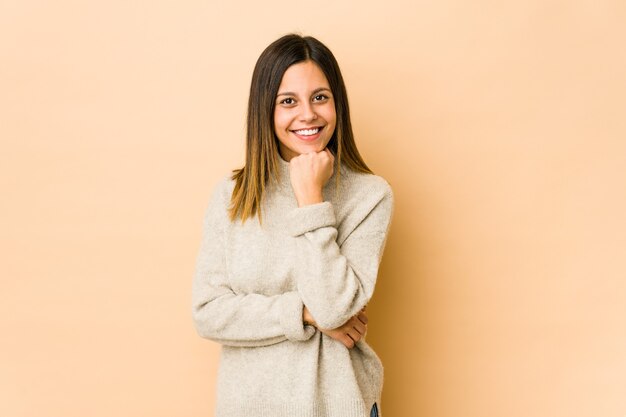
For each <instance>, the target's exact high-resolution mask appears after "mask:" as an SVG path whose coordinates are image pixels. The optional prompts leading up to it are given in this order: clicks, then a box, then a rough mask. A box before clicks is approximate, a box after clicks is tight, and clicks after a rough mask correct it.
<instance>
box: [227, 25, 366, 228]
mask: <svg viewBox="0 0 626 417" xmlns="http://www.w3.org/2000/svg"><path fill="white" fill-rule="evenodd" d="M307 60H311V61H313V62H315V63H316V64H317V65H318V66H319V67H320V69H321V70H322V72H323V73H324V75H325V76H326V79H327V80H328V83H329V85H330V89H331V92H332V94H333V97H334V102H335V112H336V114H337V123H336V126H335V131H334V132H333V136H332V137H331V139H330V141H329V142H328V145H327V147H328V149H329V150H330V151H331V152H332V153H333V155H334V156H335V167H334V170H335V172H336V181H337V185H339V176H340V175H339V170H338V167H340V166H341V163H342V162H343V164H344V165H345V166H347V167H348V168H350V169H352V170H353V171H356V172H364V173H369V174H373V172H372V170H370V169H369V168H368V167H367V165H366V164H365V162H364V161H363V158H361V155H360V154H359V151H358V149H357V147H356V143H355V142H354V135H353V133H352V125H351V123H350V108H349V106H348V95H347V92H346V87H345V84H344V82H343V77H342V76H341V71H340V70H339V65H338V64H337V61H336V60H335V57H334V56H333V54H332V52H330V50H329V49H328V48H327V47H326V46H325V45H324V44H323V43H321V42H320V41H318V40H317V39H315V38H313V37H311V36H301V35H298V34H295V33H292V34H288V35H285V36H283V37H281V38H279V39H277V40H276V41H274V42H272V43H271V44H270V45H269V46H268V47H267V48H266V49H265V50H264V51H263V53H261V56H260V57H259V59H258V60H257V62H256V65H255V67H254V72H253V73H252V83H251V85H250V97H249V100H248V118H247V126H246V127H247V131H246V163H245V165H244V167H243V168H240V169H235V170H233V174H232V176H231V179H233V180H235V188H234V190H233V193H232V196H231V206H230V208H229V215H230V220H231V221H234V220H235V219H237V218H239V219H241V220H242V222H245V221H246V220H247V219H248V218H249V217H252V216H254V214H255V213H256V214H258V217H259V222H260V223H261V222H262V220H261V202H262V199H263V194H264V192H265V188H266V185H267V183H268V181H269V180H270V178H271V177H274V179H275V180H276V181H278V172H279V162H278V158H280V155H279V152H278V144H277V141H278V139H277V138H276V134H275V131H274V109H275V102H276V95H277V94H278V87H279V86H280V83H281V81H282V78H283V74H284V73H285V71H286V70H287V68H289V67H290V66H291V65H294V64H297V63H299V62H302V61H307ZM337 188H338V187H337Z"/></svg>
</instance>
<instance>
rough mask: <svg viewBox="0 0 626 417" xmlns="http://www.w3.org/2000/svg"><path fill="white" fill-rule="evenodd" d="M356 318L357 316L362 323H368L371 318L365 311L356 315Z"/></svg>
mask: <svg viewBox="0 0 626 417" xmlns="http://www.w3.org/2000/svg"><path fill="white" fill-rule="evenodd" d="M356 318H357V319H358V320H359V321H360V322H361V323H363V324H367V322H368V321H369V320H368V319H367V314H365V313H359V314H358V315H357V316H356Z"/></svg>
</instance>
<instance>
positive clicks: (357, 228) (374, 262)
mask: <svg viewBox="0 0 626 417" xmlns="http://www.w3.org/2000/svg"><path fill="white" fill-rule="evenodd" d="M373 195H374V197H373V198H371V196H372V194H370V195H368V198H366V199H365V200H364V201H361V202H360V203H359V204H360V208H361V209H362V211H360V212H359V213H358V214H357V215H356V218H352V219H351V220H350V221H349V223H353V224H354V228H353V230H350V231H349V232H348V233H349V234H348V236H347V237H346V238H345V239H344V240H343V242H341V244H339V243H338V242H337V237H338V230H337V219H336V213H335V208H334V207H333V204H332V203H331V202H330V201H324V202H322V203H317V204H312V205H307V206H303V207H298V208H295V209H293V210H292V211H291V212H290V213H289V215H288V217H287V227H288V230H289V233H290V234H291V236H293V237H294V238H295V239H296V240H297V244H298V256H299V260H300V262H301V264H302V265H303V267H304V268H305V270H306V274H300V275H299V277H298V283H297V284H298V291H299V292H300V294H301V296H302V300H303V301H304V304H305V305H306V306H307V308H308V309H309V311H310V312H311V314H312V316H313V318H314V319H315V320H316V322H317V324H318V326H319V327H320V328H322V329H334V328H337V327H339V326H341V325H342V324H344V323H345V322H346V321H347V320H348V319H350V318H351V317H352V316H354V315H355V314H357V313H358V312H359V310H361V309H362V308H363V306H365V305H366V304H367V303H368V302H369V300H370V299H371V297H372V295H373V292H374V286H375V284H376V278H377V275H378V267H379V264H380V261H381V259H382V255H383V251H384V247H385V243H386V239H387V234H388V231H389V227H390V224H391V218H392V214H393V207H394V199H393V192H392V190H391V187H390V186H389V185H388V184H387V183H386V182H385V183H384V186H383V187H380V189H379V190H377V191H373Z"/></svg>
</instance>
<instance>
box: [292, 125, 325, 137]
mask: <svg viewBox="0 0 626 417" xmlns="http://www.w3.org/2000/svg"><path fill="white" fill-rule="evenodd" d="M323 128H324V127H323V126H322V127H314V128H311V129H300V130H292V132H293V133H295V134H297V135H300V136H313V135H316V134H318V133H319V131H320V130H322V129H323Z"/></svg>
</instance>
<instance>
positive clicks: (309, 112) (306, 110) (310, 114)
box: [300, 102, 317, 122]
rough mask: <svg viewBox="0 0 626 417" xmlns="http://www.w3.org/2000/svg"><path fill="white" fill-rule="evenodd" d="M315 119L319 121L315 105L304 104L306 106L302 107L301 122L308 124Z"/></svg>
mask: <svg viewBox="0 0 626 417" xmlns="http://www.w3.org/2000/svg"><path fill="white" fill-rule="evenodd" d="M315 119H317V113H315V109H314V108H313V105H312V104H311V103H309V102H304V104H303V105H302V110H301V112H300V120H301V121H303V122H306V121H310V120H315Z"/></svg>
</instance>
